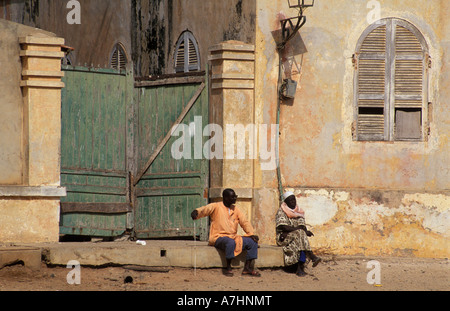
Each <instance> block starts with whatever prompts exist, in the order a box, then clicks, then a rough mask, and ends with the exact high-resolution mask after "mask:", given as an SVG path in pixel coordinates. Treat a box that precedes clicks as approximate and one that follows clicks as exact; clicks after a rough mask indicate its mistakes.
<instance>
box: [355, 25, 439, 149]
mask: <svg viewBox="0 0 450 311" xmlns="http://www.w3.org/2000/svg"><path fill="white" fill-rule="evenodd" d="M382 26H385V27H386V34H385V39H386V42H385V53H368V52H361V49H362V46H363V44H364V43H365V41H366V39H367V38H368V36H369V35H370V34H372V33H373V31H374V30H376V29H378V28H379V27H382ZM397 26H400V27H403V28H405V29H407V30H409V31H410V32H411V33H412V34H413V35H414V36H415V38H416V39H417V41H418V42H419V43H420V45H421V48H422V52H421V53H420V54H418V53H417V52H416V54H414V53H412V52H411V53H409V54H408V53H406V54H404V55H402V54H401V53H397V49H396V48H397V45H396V38H397V36H396V35H397ZM419 55H420V58H419ZM383 57H384V58H383ZM376 59H378V60H380V61H381V60H383V59H384V61H385V71H384V74H385V78H384V94H383V96H381V93H379V94H375V92H374V93H373V94H371V95H363V94H361V93H360V90H359V87H360V80H359V76H360V74H361V73H360V65H361V60H363V61H364V60H376ZM418 60H421V61H422V91H421V95H420V97H421V98H420V100H421V105H420V107H418V106H414V107H411V108H402V107H400V106H396V100H397V101H399V100H401V99H402V98H403V99H407V100H411V101H412V100H413V99H414V98H415V100H417V101H419V99H418V96H416V97H414V96H412V95H406V96H405V95H399V94H396V89H395V87H396V64H397V61H406V62H408V61H418ZM430 64H431V61H430V55H429V48H428V44H427V42H426V40H425V37H424V36H423V34H422V33H421V32H420V31H419V30H418V29H417V28H416V27H415V26H414V25H413V24H411V23H410V22H408V21H406V20H403V19H399V18H385V19H382V20H379V21H377V22H375V23H373V24H371V25H370V26H369V27H367V28H366V29H365V30H364V31H363V33H362V35H361V36H360V38H359V40H358V42H357V45H356V52H355V55H354V65H355V74H354V82H353V83H354V87H353V89H354V91H353V92H354V117H353V119H354V126H353V139H354V140H356V141H362V142H364V141H372V142H376V141H389V142H393V141H413V142H420V141H424V140H425V139H426V137H427V129H426V125H427V108H428V96H429V94H428V87H429V70H428V69H429V68H430ZM369 67H370V66H369ZM399 68H400V67H399ZM399 70H400V69H399ZM399 74H400V73H399ZM365 98H367V99H368V100H378V101H381V100H383V101H384V105H383V108H384V111H383V117H384V133H383V135H380V134H379V135H375V134H373V133H372V134H363V133H362V131H360V129H359V124H360V118H361V115H362V114H360V111H361V110H360V108H362V105H360V100H364V99H365ZM375 98H377V99H375ZM377 108H379V107H377ZM419 108H420V112H421V124H420V132H421V135H420V138H404V137H397V135H396V134H397V133H396V129H395V127H396V122H397V121H396V113H397V111H401V110H408V109H410V110H411V111H414V109H419Z"/></svg>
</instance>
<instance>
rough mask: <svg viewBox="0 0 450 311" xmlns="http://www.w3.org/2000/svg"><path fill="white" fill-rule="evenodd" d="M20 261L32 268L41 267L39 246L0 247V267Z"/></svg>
mask: <svg viewBox="0 0 450 311" xmlns="http://www.w3.org/2000/svg"><path fill="white" fill-rule="evenodd" d="M18 263H22V264H23V265H24V266H25V267H28V268H30V269H32V270H39V269H40V268H41V248H39V247H18V246H8V247H0V269H1V268H3V267H5V266H9V265H14V264H18Z"/></svg>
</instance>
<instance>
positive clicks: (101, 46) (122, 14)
mask: <svg viewBox="0 0 450 311" xmlns="http://www.w3.org/2000/svg"><path fill="white" fill-rule="evenodd" d="M78 1H79V3H80V17H81V24H69V23H68V22H67V15H68V14H69V13H70V12H71V9H70V8H69V9H67V7H66V6H67V2H68V1H59V0H24V1H11V0H4V1H0V18H5V19H8V20H10V21H13V22H16V23H21V24H24V25H27V26H32V27H36V28H39V29H43V30H47V31H51V32H53V33H55V34H56V35H57V36H59V37H61V38H65V39H66V42H65V44H66V45H68V46H70V47H73V48H75V50H74V51H73V52H72V53H71V60H72V65H74V66H92V67H97V68H108V67H109V59H110V56H111V52H112V50H113V47H114V45H115V44H116V43H118V42H120V43H122V44H123V45H124V47H125V49H126V52H127V54H128V55H127V56H128V59H129V61H131V38H130V33H131V28H130V27H131V5H130V3H131V0H108V1H98V0H78Z"/></svg>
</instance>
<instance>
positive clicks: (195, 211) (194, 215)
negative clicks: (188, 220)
mask: <svg viewBox="0 0 450 311" xmlns="http://www.w3.org/2000/svg"><path fill="white" fill-rule="evenodd" d="M191 217H192V220H196V219H197V217H198V211H197V210H196V209H195V210H193V211H192V213H191Z"/></svg>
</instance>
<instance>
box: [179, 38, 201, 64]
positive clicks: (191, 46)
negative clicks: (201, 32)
mask: <svg viewBox="0 0 450 311" xmlns="http://www.w3.org/2000/svg"><path fill="white" fill-rule="evenodd" d="M199 58H200V57H199V50H198V46H197V43H196V40H195V38H194V36H193V35H192V33H190V32H189V31H185V32H183V33H182V34H181V36H180V38H179V39H178V43H177V47H176V50H175V72H189V71H198V70H200V59H199Z"/></svg>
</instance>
